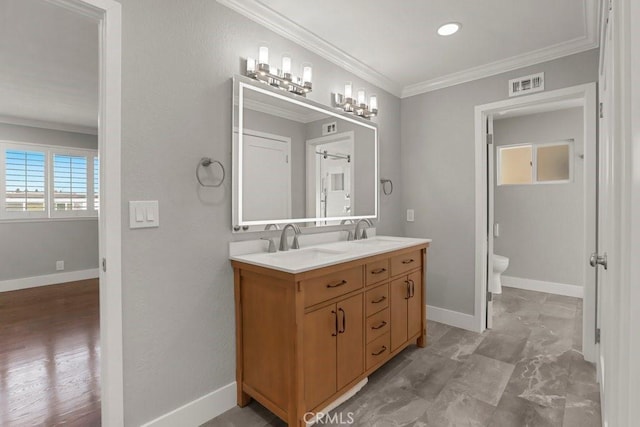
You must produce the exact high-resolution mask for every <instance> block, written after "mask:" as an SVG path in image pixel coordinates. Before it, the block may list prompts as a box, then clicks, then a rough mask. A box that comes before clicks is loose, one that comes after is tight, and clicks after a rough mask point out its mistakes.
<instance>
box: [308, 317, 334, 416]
mask: <svg viewBox="0 0 640 427" xmlns="http://www.w3.org/2000/svg"><path fill="white" fill-rule="evenodd" d="M337 336H338V315H337V310H336V306H335V304H333V305H330V306H329V307H325V308H321V309H318V310H315V311H312V312H311V313H307V314H305V316H304V395H305V401H306V404H307V409H311V408H314V407H315V406H316V405H318V404H320V403H321V402H323V401H324V400H326V399H327V398H329V396H331V395H332V394H333V393H335V392H336V390H337V386H336V369H337V340H336V337H337Z"/></svg>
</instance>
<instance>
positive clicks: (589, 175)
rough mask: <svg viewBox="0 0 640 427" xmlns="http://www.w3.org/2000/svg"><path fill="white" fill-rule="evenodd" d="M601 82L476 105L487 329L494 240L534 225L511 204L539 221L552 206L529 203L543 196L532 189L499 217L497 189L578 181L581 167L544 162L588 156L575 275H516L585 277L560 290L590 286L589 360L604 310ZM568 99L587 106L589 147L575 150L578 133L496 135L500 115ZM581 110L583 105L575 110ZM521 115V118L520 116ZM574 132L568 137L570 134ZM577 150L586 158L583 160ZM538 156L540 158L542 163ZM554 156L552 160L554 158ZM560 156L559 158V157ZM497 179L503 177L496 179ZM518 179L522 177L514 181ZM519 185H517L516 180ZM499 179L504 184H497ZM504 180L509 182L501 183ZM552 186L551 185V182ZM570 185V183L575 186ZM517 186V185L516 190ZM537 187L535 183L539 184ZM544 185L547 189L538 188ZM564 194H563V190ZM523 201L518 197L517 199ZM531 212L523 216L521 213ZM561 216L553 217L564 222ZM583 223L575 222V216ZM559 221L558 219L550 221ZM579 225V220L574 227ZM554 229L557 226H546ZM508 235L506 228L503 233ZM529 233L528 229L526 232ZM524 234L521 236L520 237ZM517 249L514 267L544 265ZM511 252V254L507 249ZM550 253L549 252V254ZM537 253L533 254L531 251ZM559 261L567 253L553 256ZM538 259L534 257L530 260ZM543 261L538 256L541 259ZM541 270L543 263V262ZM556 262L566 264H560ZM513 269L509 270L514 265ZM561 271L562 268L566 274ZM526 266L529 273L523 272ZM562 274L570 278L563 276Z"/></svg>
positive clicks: (585, 337) (479, 267)
mask: <svg viewBox="0 0 640 427" xmlns="http://www.w3.org/2000/svg"><path fill="white" fill-rule="evenodd" d="M595 94H596V92H595V83H594V84H588V85H582V86H576V87H571V88H566V89H560V90H555V91H550V92H546V93H542V94H536V95H531V96H527V97H523V98H514V99H509V100H505V101H499V102H496V103H492V104H486V105H481V106H477V107H476V194H477V198H476V315H475V321H476V325H477V328H478V330H479V331H483V330H484V329H486V328H490V327H491V326H492V325H491V322H492V319H493V303H492V293H491V291H492V290H496V289H492V287H493V284H494V283H495V281H494V280H493V279H494V277H493V265H494V251H495V247H494V243H495V240H494V239H495V236H496V235H498V236H500V235H501V234H502V233H505V232H506V231H507V230H505V228H506V229H508V231H509V235H510V236H511V237H517V236H518V234H523V235H526V233H527V232H530V230H527V229H525V228H523V226H522V224H520V226H518V225H517V224H518V223H517V220H514V218H510V217H508V216H507V217H505V215H504V212H509V209H511V211H514V210H515V211H520V212H521V213H522V215H529V216H531V215H534V217H533V218H529V219H528V220H527V221H528V223H529V224H531V221H534V220H535V221H536V223H537V222H539V221H540V217H541V215H542V212H544V208H545V207H544V206H539V207H534V208H529V211H527V209H524V211H523V208H526V206H524V205H526V204H527V203H534V204H535V200H536V199H535V197H534V194H528V193H527V194H528V195H524V194H522V192H520V194H516V195H515V196H514V194H511V196H514V197H511V198H510V200H506V199H505V197H502V199H503V200H505V203H507V204H510V205H508V206H505V208H504V209H502V210H501V212H500V213H499V216H501V219H500V220H501V221H503V223H502V224H500V222H496V218H495V217H496V212H495V209H494V208H495V204H494V201H495V200H496V189H498V191H500V194H499V195H498V196H499V197H501V196H505V195H506V191H502V190H509V191H510V192H511V193H514V191H513V190H516V189H517V188H518V185H517V183H518V180H526V181H527V182H528V184H524V182H519V185H520V188H521V189H522V186H523V185H530V186H531V187H530V188H528V190H536V189H537V190H539V189H540V188H541V187H538V188H536V185H538V186H539V185H540V184H542V183H544V181H545V180H548V181H553V182H554V183H553V184H551V183H546V185H556V184H558V183H562V182H571V180H572V177H573V175H571V176H570V177H566V176H561V177H558V176H550V175H549V176H546V177H545V176H544V174H545V173H546V172H545V171H544V170H543V169H544V163H545V162H546V160H545V159H547V158H548V157H549V156H550V155H551V157H553V154H554V153H555V154H557V153H566V158H567V159H571V158H573V159H574V163H573V164H572V165H571V166H570V167H569V169H570V173H573V172H574V171H575V169H576V162H580V163H581V164H578V165H577V167H578V168H579V169H580V173H581V174H582V175H583V185H582V188H578V189H577V195H576V192H575V191H574V193H573V194H574V196H576V197H577V198H579V199H581V200H582V209H581V210H580V214H581V215H582V217H581V218H579V220H580V222H581V225H580V228H579V229H578V230H573V236H574V238H577V239H579V241H578V242H577V243H578V245H579V247H578V248H577V249H576V248H575V245H574V247H573V254H572V257H573V258H572V260H573V261H572V265H573V269H574V270H575V271H574V274H573V276H572V277H573V279H571V280H569V279H565V280H562V279H555V281H552V280H551V279H547V280H537V282H532V281H520V282H519V283H516V285H519V286H518V287H524V288H526V287H527V286H528V285H529V286H530V285H531V284H532V283H533V284H534V285H535V286H539V285H549V284H552V285H557V284H567V283H566V282H578V283H577V284H578V285H581V286H582V288H581V289H580V288H578V287H577V286H576V287H570V288H562V289H560V290H558V289H557V288H556V289H555V290H554V292H557V293H564V294H565V295H569V294H571V292H574V291H577V292H580V291H582V293H583V306H584V308H583V310H584V316H583V320H582V326H583V327H582V341H583V353H584V357H585V359H586V360H588V361H591V362H594V361H595V315H596V307H595V305H596V280H595V274H594V272H593V270H592V269H591V267H590V266H589V265H588V262H587V261H588V258H589V254H590V253H591V252H593V250H594V249H595V231H596V222H595V219H596V215H595V213H596V133H595V130H596V113H595V110H596V106H595V104H596V98H595V96H596V95H595ZM564 107H571V108H574V109H575V108H580V109H581V113H580V114H581V116H582V124H581V125H580V130H581V132H580V137H581V139H582V140H583V141H582V144H580V145H581V150H583V152H582V153H579V152H577V151H576V153H574V152H573V150H574V148H575V146H576V142H575V139H576V138H574V141H569V139H570V138H559V139H560V140H558V138H553V137H548V138H535V137H534V138H532V139H531V140H523V139H522V138H520V139H518V140H517V141H516V142H517V143H516V142H514V141H512V144H510V146H509V144H508V143H506V146H505V145H504V144H505V142H504V141H502V142H501V143H500V142H496V129H495V127H496V118H497V117H503V118H505V117H509V116H526V115H528V114H532V113H541V112H544V111H551V110H559V109H564ZM574 115H575V111H574ZM514 120H515V118H514ZM562 139H567V140H562ZM573 154H576V155H578V156H583V157H578V160H575V156H573ZM496 160H497V161H498V163H499V162H502V165H500V164H496V163H497V162H496ZM518 163H520V164H521V165H524V166H525V167H528V169H526V171H525V172H528V173H529V175H527V173H525V174H524V176H523V175H522V174H520V176H518V174H517V173H516V174H515V175H514V174H513V173H511V174H510V173H509V171H507V170H506V169H505V170H503V171H502V172H503V175H500V174H497V172H500V166H503V167H504V168H506V167H508V166H509V165H510V164H516V165H517V164H518ZM538 163H540V164H539V165H538ZM547 163H548V162H547ZM552 163H553V162H552ZM496 180H497V181H498V182H496ZM514 180H515V181H514ZM514 183H516V185H514V186H512V187H511V188H509V184H514ZM496 184H499V185H498V186H496ZM501 186H502V187H501ZM548 188H550V187H548ZM560 188H561V187H560V186H557V187H556V190H558V189H560ZM567 188H568V187H567ZM516 191H517V190H516ZM533 193H535V191H534V192H533ZM538 193H539V191H538ZM518 197H520V198H522V197H524V199H522V200H520V202H518V201H517V198H518ZM560 197H562V196H560ZM514 203H515V205H514ZM520 220H523V218H520ZM557 225H560V224H557V223H555V224H553V226H557ZM573 225H575V224H573ZM549 228H553V227H551V226H550V227H549ZM574 228H575V227H574ZM545 231H549V230H545ZM502 235H503V236H504V234H502ZM520 238H522V236H520ZM498 239H500V237H498ZM502 239H503V240H501V242H500V244H498V248H499V249H501V250H507V249H505V248H506V247H509V245H511V246H513V245H515V244H516V243H514V242H511V243H509V240H511V239H507V238H506V236H505V237H503V238H502ZM516 240H517V239H516ZM540 243H541V245H540V247H542V248H543V247H544V243H545V242H540ZM517 252H518V253H517V254H516V255H514V257H515V259H514V261H516V263H517V264H516V265H515V266H514V268H513V270H512V271H514V272H517V271H525V270H527V269H529V268H531V269H532V270H536V266H535V265H534V266H533V267H530V266H529V265H528V264H529V263H527V262H526V259H527V250H522V251H517ZM501 255H503V254H501ZM547 255H548V254H544V256H547ZM529 256H530V255H529ZM580 259H582V260H584V263H582V264H581V265H579V264H580ZM553 260H554V262H556V261H559V260H556V259H555V258H553ZM529 261H531V260H529ZM534 264H535V263H534ZM538 270H541V269H540V268H538ZM553 270H558V269H557V268H554V269H553ZM507 271H508V270H507ZM564 273H566V272H563V273H558V274H564ZM523 274H525V273H523ZM514 279H515V278H513V277H512V278H511V280H512V281H513V280H514ZM561 280H562V281H561ZM540 290H542V291H543V292H544V291H546V292H548V291H549V290H551V289H546V290H545V289H544V287H543V288H542V289H540Z"/></svg>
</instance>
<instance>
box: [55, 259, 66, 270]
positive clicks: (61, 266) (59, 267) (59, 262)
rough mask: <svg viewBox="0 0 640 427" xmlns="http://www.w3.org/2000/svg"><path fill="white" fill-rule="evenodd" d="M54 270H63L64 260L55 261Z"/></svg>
mask: <svg viewBox="0 0 640 427" xmlns="http://www.w3.org/2000/svg"><path fill="white" fill-rule="evenodd" d="M56 270H57V271H62V270H64V261H56Z"/></svg>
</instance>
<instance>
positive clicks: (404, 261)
mask: <svg viewBox="0 0 640 427" xmlns="http://www.w3.org/2000/svg"><path fill="white" fill-rule="evenodd" d="M412 262H413V258H410V259H405V260H403V261H402V263H403V264H411V263H412Z"/></svg>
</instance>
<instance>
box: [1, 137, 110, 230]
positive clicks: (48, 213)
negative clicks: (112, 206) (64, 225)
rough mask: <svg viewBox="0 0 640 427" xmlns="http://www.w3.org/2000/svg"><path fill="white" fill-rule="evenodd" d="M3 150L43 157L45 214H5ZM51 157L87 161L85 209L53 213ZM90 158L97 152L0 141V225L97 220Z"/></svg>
mask: <svg viewBox="0 0 640 427" xmlns="http://www.w3.org/2000/svg"><path fill="white" fill-rule="evenodd" d="M7 150H18V151H37V152H42V153H44V155H45V166H44V176H45V185H44V192H45V210H44V211H43V212H29V211H24V212H7V211H6V152H7ZM54 155H69V156H83V157H85V158H86V159H87V209H86V210H77V211H56V210H55V209H54V204H53V201H54V194H55V193H54V188H55V183H54V167H53V156H54ZM94 158H98V150H97V149H95V150H94V149H88V148H75V147H67V146H62V145H49V144H39V143H33V142H17V141H9V140H0V189H2V190H1V191H2V194H3V195H2V197H0V222H20V221H55V220H68V219H97V218H98V212H99V209H95V203H94V199H95V196H96V193H95V189H94V178H95V177H94V172H95V171H94Z"/></svg>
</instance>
